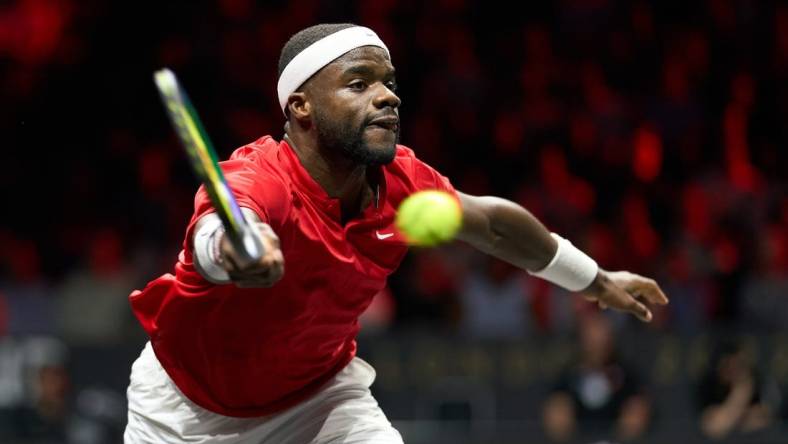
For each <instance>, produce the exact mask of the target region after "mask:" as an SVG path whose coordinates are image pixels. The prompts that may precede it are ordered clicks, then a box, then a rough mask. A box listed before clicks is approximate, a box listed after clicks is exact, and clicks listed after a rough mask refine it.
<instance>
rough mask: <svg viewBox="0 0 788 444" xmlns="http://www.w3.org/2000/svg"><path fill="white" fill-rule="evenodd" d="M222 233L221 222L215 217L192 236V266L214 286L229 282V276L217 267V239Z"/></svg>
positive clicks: (218, 255) (219, 266)
mask: <svg viewBox="0 0 788 444" xmlns="http://www.w3.org/2000/svg"><path fill="white" fill-rule="evenodd" d="M223 233H224V226H223V225H222V221H221V220H220V219H219V218H218V217H217V218H215V219H211V220H209V221H207V222H206V223H204V224H203V225H202V226H201V227H200V229H199V230H197V233H195V235H194V265H195V267H196V268H197V271H199V272H200V274H202V275H203V277H204V278H205V279H207V280H208V281H210V282H213V283H214V284H226V283H229V282H230V275H229V274H227V271H226V270H225V269H224V268H222V266H221V265H219V258H220V257H221V253H220V252H219V242H218V241H219V239H220V237H221V235H222V234H223Z"/></svg>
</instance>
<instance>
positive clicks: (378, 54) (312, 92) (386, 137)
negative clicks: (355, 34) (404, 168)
mask: <svg viewBox="0 0 788 444" xmlns="http://www.w3.org/2000/svg"><path fill="white" fill-rule="evenodd" d="M395 90H396V82H395V78H394V67H393V66H392V65H391V61H390V60H389V58H388V56H387V55H386V52H385V51H384V50H383V49H381V48H378V47H374V46H364V47H361V48H356V49H354V50H352V51H350V52H348V53H347V54H345V55H343V56H342V57H340V58H338V59H337V60H335V61H333V62H332V63H330V64H328V65H326V66H325V67H324V68H323V69H322V70H321V71H320V72H319V73H318V74H317V75H316V76H315V77H313V78H312V79H311V80H310V81H309V85H308V86H307V88H306V89H305V91H306V93H307V100H309V101H310V102H312V121H313V124H314V125H315V129H316V130H317V136H318V143H320V146H321V147H323V148H325V149H328V150H330V151H332V152H341V153H343V154H344V155H345V156H346V157H347V158H349V159H350V160H352V161H354V162H356V163H359V164H363V165H383V164H387V163H390V162H391V161H392V160H394V155H395V153H396V144H397V141H398V140H399V110H398V108H399V105H400V99H399V97H397V95H396V94H395V92H394V91H395Z"/></svg>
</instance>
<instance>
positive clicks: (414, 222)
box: [394, 190, 462, 247]
mask: <svg viewBox="0 0 788 444" xmlns="http://www.w3.org/2000/svg"><path fill="white" fill-rule="evenodd" d="M394 223H395V225H396V227H397V229H398V230H399V231H400V232H401V233H402V234H403V235H404V236H405V239H406V240H407V241H408V243H410V244H412V245H418V246H423V247H431V246H435V245H438V244H440V243H443V242H447V241H449V240H451V239H452V238H454V236H455V235H456V234H457V231H458V230H459V229H460V226H461V225H462V210H461V209H460V204H459V202H457V199H456V198H455V197H454V196H452V195H451V194H449V193H446V192H444V191H437V190H426V191H418V192H416V193H413V194H411V195H410V196H408V197H406V198H405V200H403V201H402V203H401V204H400V206H399V209H398V210H397V218H396V220H395V221H394Z"/></svg>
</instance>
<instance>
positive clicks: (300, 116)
mask: <svg viewBox="0 0 788 444" xmlns="http://www.w3.org/2000/svg"><path fill="white" fill-rule="evenodd" d="M287 109H288V110H289V111H290V115H291V116H293V117H295V119H296V120H298V121H301V122H303V121H304V120H308V119H309V118H310V117H311V115H312V105H311V104H310V103H309V101H308V100H307V99H306V94H305V93H304V92H302V91H296V92H294V93H292V94H290V96H289V97H288V98H287Z"/></svg>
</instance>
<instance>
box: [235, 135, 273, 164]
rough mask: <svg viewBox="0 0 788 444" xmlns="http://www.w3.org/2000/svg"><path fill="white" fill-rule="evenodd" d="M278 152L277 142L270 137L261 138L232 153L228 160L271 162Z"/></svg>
mask: <svg viewBox="0 0 788 444" xmlns="http://www.w3.org/2000/svg"><path fill="white" fill-rule="evenodd" d="M278 150H279V142H278V141H277V140H276V139H274V138H273V137H271V136H263V137H260V138H259V139H257V140H255V141H254V142H251V143H247V144H246V145H244V146H242V147H240V148H238V149H236V150H235V151H233V153H232V154H231V155H230V160H234V159H249V160H271V159H272V158H275V157H276V153H277V151H278Z"/></svg>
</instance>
